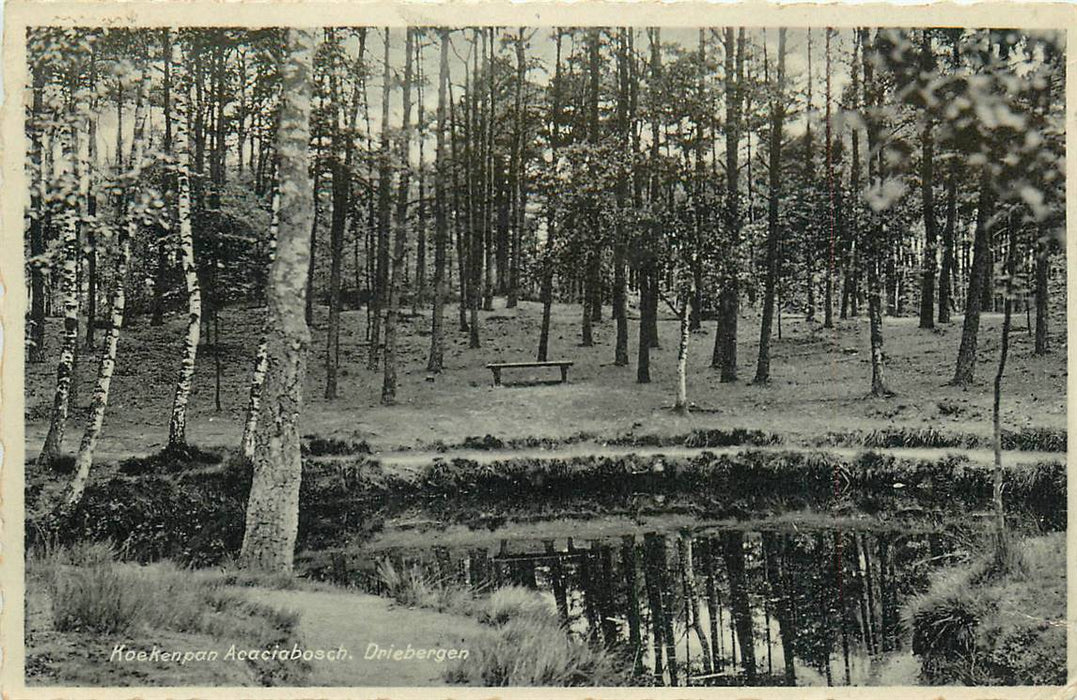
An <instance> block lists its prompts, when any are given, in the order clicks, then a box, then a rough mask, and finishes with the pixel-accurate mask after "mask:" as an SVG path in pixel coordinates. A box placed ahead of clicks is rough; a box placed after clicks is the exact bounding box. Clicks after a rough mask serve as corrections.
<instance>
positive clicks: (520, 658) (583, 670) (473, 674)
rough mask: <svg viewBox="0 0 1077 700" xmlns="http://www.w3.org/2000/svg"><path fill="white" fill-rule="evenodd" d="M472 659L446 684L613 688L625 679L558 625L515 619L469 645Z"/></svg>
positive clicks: (608, 659) (601, 653) (609, 656)
mask: <svg viewBox="0 0 1077 700" xmlns="http://www.w3.org/2000/svg"><path fill="white" fill-rule="evenodd" d="M469 652H470V655H469V657H468V658H467V659H463V660H461V661H458V662H457V663H456V664H454V665H453V666H452V667H450V668H449V669H448V670H447V671H446V672H445V679H446V680H447V681H448V682H450V683H458V684H465V685H481V686H497V687H503V686H560V687H566V686H615V685H623V684H624V683H625V682H626V681H627V679H626V677H625V674H624V672H622V671H619V670H618V664H617V659H616V657H615V656H614V655H613V653H611V652H610V651H607V650H605V649H601V648H595V647H592V646H590V645H588V644H587V643H585V642H582V641H579V640H576V639H572V638H570V637H569V636H568V635H567V634H566V632H565V630H564V629H562V628H561V627H559V626H557V625H556V624H550V623H549V622H545V621H540V620H537V619H535V618H532V617H518V618H515V619H512V620H509V621H508V622H506V623H505V624H504V625H502V626H500V627H497V628H495V629H493V630H490V631H489V632H488V633H486V634H485V635H481V636H479V637H476V638H475V639H474V640H472V641H471V642H470V647H469Z"/></svg>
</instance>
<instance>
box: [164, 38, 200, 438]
mask: <svg viewBox="0 0 1077 700" xmlns="http://www.w3.org/2000/svg"><path fill="white" fill-rule="evenodd" d="M172 64H173V65H177V66H178V65H183V55H182V52H181V49H180V43H179V42H178V41H177V42H175V43H174V44H173V45H172ZM188 97H189V91H185V90H177V91H176V93H175V95H174V96H173V102H172V104H173V108H174V109H175V110H176V113H175V116H174V118H173V124H175V125H176V134H175V148H176V156H177V159H178V163H177V168H176V199H177V206H176V209H177V217H176V218H177V223H178V226H179V251H180V264H181V265H182V267H183V276H184V280H185V282H186V287H187V313H188V317H187V336H186V338H185V340H184V346H183V360H182V363H181V364H180V371H179V377H178V379H177V381H176V393H175V397H174V399H173V401H172V418H171V419H170V421H169V424H168V446H169V447H170V448H174V447H179V448H182V447H186V446H187V404H188V402H189V401H190V398H191V385H192V384H193V382H194V368H195V359H196V357H197V355H198V337H199V332H200V330H201V329H200V324H201V319H202V292H201V290H200V289H199V286H198V268H197V267H196V265H195V259H194V237H193V235H192V233H191V181H190V163H191V157H190V156H191V154H190V144H189V139H188V133H187V118H186V114H185V113H186V111H187V109H188V105H187V104H185V101H186V100H187V99H188Z"/></svg>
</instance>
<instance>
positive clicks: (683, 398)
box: [673, 294, 691, 415]
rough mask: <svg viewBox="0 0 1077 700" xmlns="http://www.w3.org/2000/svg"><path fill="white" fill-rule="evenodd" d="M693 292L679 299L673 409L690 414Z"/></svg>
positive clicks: (682, 413)
mask: <svg viewBox="0 0 1077 700" xmlns="http://www.w3.org/2000/svg"><path fill="white" fill-rule="evenodd" d="M690 299H691V294H685V295H683V299H680V300H679V301H678V309H677V315H678V317H679V319H680V343H679V344H678V345H677V398H676V400H675V401H674V403H673V410H674V411H675V412H676V413H680V414H681V415H687V414H688V339H689V337H690V336H691V331H690V330H689V329H690V328H691V322H690V313H689V306H690V302H689V300H690Z"/></svg>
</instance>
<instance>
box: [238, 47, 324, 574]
mask: <svg viewBox="0 0 1077 700" xmlns="http://www.w3.org/2000/svg"><path fill="white" fill-rule="evenodd" d="M313 52H314V35H313V32H311V31H310V30H299V29H289V30H288V31H287V53H286V57H285V59H284V62H283V66H282V83H283V85H282V88H283V89H282V91H281V107H280V113H281V119H280V131H279V132H278V138H277V141H278V148H277V151H278V153H279V158H280V164H279V177H280V182H281V183H282V186H281V201H280V230H279V241H278V243H277V252H276V258H275V259H274V261H273V267H272V269H271V272H270V284H269V288H268V289H267V292H266V296H267V299H268V303H269V314H268V319H267V324H266V338H267V352H268V357H269V371H268V372H267V375H266V382H265V403H264V405H263V413H264V415H263V420H260V421H259V427H258V431H257V438H256V440H255V455H254V477H253V480H252V482H251V491H250V500H249V501H248V503H247V512H246V528H245V532H244V537H243V547H242V549H241V551H240V564H241V565H242V566H243V567H244V568H248V569H258V570H264V571H280V572H289V571H291V570H292V563H293V558H294V555H295V540H296V533H297V530H298V524H299V486H300V480H301V477H302V458H301V455H300V437H299V425H298V420H299V414H300V411H301V410H302V405H303V395H302V390H303V376H304V365H305V362H306V351H307V347H308V346H309V344H310V328H309V327H308V326H307V324H306V322H305V319H304V302H305V299H304V296H305V295H306V291H307V290H306V284H305V279H306V272H307V266H308V265H310V237H309V231H310V222H311V219H312V218H313V211H312V210H313V208H314V202H313V196H312V188H311V186H310V175H309V153H308V151H309V143H310V110H311V80H312V78H311V59H312V54H313Z"/></svg>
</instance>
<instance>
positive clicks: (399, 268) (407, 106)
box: [381, 28, 415, 406]
mask: <svg viewBox="0 0 1077 700" xmlns="http://www.w3.org/2000/svg"><path fill="white" fill-rule="evenodd" d="M414 42H415V35H414V32H413V30H412V29H410V28H409V29H408V30H407V38H406V40H405V44H406V47H405V49H404V56H405V59H404V113H403V123H402V125H401V129H400V163H401V166H400V176H399V185H398V193H397V200H396V237H395V239H394V241H393V265H392V272H391V277H390V278H389V299H388V302H389V303H388V306H387V307H386V309H385V359H384V363H385V364H384V370H385V374H384V378H383V381H382V387H381V402H382V404H384V405H386V406H389V405H392V404H394V403H396V369H397V368H396V323H397V315H398V314H399V311H400V309H399V306H400V289H401V286H402V285H403V280H404V265H405V259H404V255H405V253H406V251H407V238H408V195H409V192H410V187H411V181H410V175H411V168H410V166H409V165H408V163H409V158H410V153H411V82H412V56H413V55H414Z"/></svg>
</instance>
